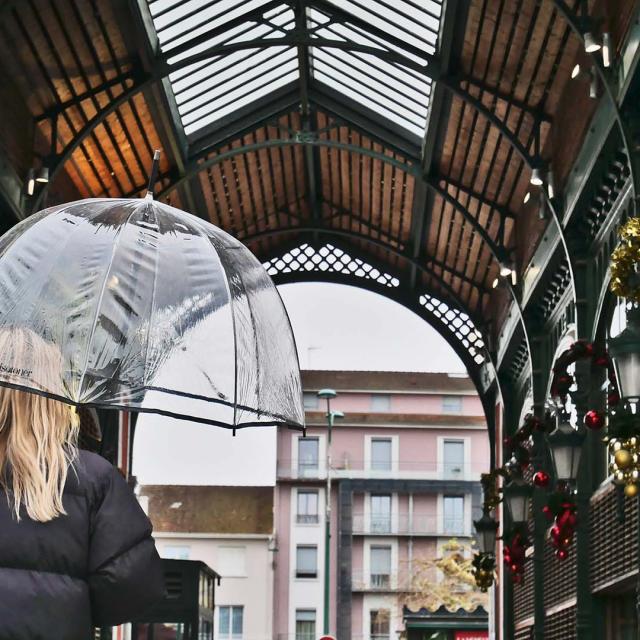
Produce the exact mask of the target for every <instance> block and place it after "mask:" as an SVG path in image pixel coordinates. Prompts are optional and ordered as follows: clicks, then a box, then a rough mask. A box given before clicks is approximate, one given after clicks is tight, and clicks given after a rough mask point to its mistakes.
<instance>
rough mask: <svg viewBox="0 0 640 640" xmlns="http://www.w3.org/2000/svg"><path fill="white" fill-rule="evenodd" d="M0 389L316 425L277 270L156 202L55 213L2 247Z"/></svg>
mask: <svg viewBox="0 0 640 640" xmlns="http://www.w3.org/2000/svg"><path fill="white" fill-rule="evenodd" d="M52 354H53V355H52ZM52 363H53V364H52ZM0 385H5V386H11V387H15V388H19V389H25V390H28V391H32V392H35V393H40V394H44V395H48V396H51V397H55V398H58V399H61V400H64V401H65V402H68V403H70V404H73V405H78V406H79V405H86V406H93V407H104V408H115V409H126V410H132V411H142V412H151V413H161V414H165V415H168V416H174V417H177V418H184V419H188V420H194V421H197V422H203V423H209V424H214V425H220V426H225V427H230V428H233V429H235V428H241V427H246V426H256V425H278V424H286V425H289V426H292V427H299V428H302V427H303V422H304V412H303V409H302V391H301V385H300V372H299V366H298V358H297V354H296V348H295V343H294V339H293V334H292V331H291V325H290V322H289V319H288V316H287V313H286V310H285V308H284V305H283V303H282V300H281V298H280V295H279V293H278V291H277V289H276V288H275V286H274V284H273V282H272V281H271V278H270V277H269V276H268V274H267V273H266V271H265V269H264V268H263V267H262V265H261V264H260V262H258V260H257V259H256V258H255V257H254V256H253V255H252V254H251V252H250V251H249V250H248V249H247V248H246V247H245V246H244V245H242V244H241V243H240V242H238V241H237V240H235V239H234V238H232V237H231V236H230V235H228V234H227V233H225V232H223V231H221V230H220V229H218V228H217V227H214V226H213V225H211V224H209V223H207V222H205V221H203V220H201V219H199V218H196V217H195V216H192V215H190V214H188V213H185V212H183V211H180V210H178V209H175V208H173V207H170V206H168V205H166V204H162V203H160V202H156V201H154V200H153V199H150V198H145V199H135V200H134V199H130V200H113V199H91V200H80V201H78V202H72V203H70V204H65V205H62V206H57V207H52V208H49V209H45V210H44V211H41V212H39V213H37V214H34V215H33V216H31V217H29V218H27V219H26V220H24V221H22V222H21V223H19V224H18V225H16V226H15V227H14V228H13V229H11V230H10V231H9V232H8V233H7V234H5V235H4V236H3V237H2V238H0Z"/></svg>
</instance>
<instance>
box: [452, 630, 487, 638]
mask: <svg viewBox="0 0 640 640" xmlns="http://www.w3.org/2000/svg"><path fill="white" fill-rule="evenodd" d="M454 640H489V632H488V631H456V635H455V637H454Z"/></svg>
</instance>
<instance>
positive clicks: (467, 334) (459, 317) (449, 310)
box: [419, 294, 487, 365]
mask: <svg viewBox="0 0 640 640" xmlns="http://www.w3.org/2000/svg"><path fill="white" fill-rule="evenodd" d="M419 302H420V305H421V306H422V307H424V308H425V309H427V310H428V311H429V312H430V313H431V315H433V316H435V317H436V318H439V319H440V320H441V321H442V323H443V324H444V325H445V326H446V327H447V329H449V331H451V332H452V333H453V334H455V336H456V338H457V339H458V340H459V341H460V342H461V343H462V344H463V345H464V346H465V348H466V349H467V351H468V352H469V353H470V354H471V357H472V358H473V359H474V361H475V362H476V364H478V365H480V364H483V363H484V362H486V361H487V356H486V351H485V344H484V340H483V339H482V334H481V333H480V332H479V331H478V329H476V326H475V324H474V323H473V321H472V320H471V318H470V317H469V316H468V315H467V314H466V313H464V311H460V310H459V309H456V308H454V307H451V306H449V305H448V304H447V303H446V302H442V301H441V300H438V299H437V298H436V297H434V296H432V295H429V294H423V295H421V296H420V298H419Z"/></svg>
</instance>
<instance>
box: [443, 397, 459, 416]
mask: <svg viewBox="0 0 640 640" xmlns="http://www.w3.org/2000/svg"><path fill="white" fill-rule="evenodd" d="M442 411H443V412H444V413H462V396H442Z"/></svg>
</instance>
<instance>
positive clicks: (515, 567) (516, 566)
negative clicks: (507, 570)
mask: <svg viewBox="0 0 640 640" xmlns="http://www.w3.org/2000/svg"><path fill="white" fill-rule="evenodd" d="M519 568H520V567H519V566H518V565H517V564H512V565H511V571H513V573H518V569H519Z"/></svg>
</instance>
